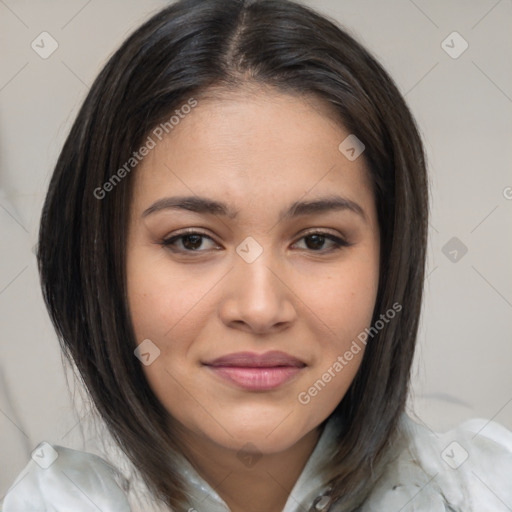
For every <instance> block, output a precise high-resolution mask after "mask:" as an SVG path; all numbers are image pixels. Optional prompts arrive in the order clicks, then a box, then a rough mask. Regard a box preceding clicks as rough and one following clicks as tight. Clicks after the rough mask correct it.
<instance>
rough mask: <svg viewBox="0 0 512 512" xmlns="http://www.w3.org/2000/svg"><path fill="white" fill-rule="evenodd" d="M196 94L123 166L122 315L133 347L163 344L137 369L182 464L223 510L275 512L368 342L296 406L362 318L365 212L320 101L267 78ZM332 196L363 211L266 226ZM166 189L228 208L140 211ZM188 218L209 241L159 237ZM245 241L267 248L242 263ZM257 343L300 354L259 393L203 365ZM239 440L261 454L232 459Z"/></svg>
mask: <svg viewBox="0 0 512 512" xmlns="http://www.w3.org/2000/svg"><path fill="white" fill-rule="evenodd" d="M197 99H198V105H197V106H196V107H195V108H194V109H193V110H192V111H191V112H190V113H189V114H187V115H186V116H184V119H181V120H180V122H179V124H178V125H176V126H175V127H174V129H173V130H172V131H171V132H170V133H169V134H168V135H166V136H165V137H164V138H163V140H162V141H160V142H158V144H157V145H156V147H155V148H154V149H152V150H151V152H150V154H149V155H148V156H146V157H145V158H144V160H143V161H142V162H141V164H140V165H139V167H138V168H137V169H136V171H134V176H133V179H135V184H134V185H135V188H134V197H133V203H132V208H131V212H130V220H129V233H128V235H129V236H128V247H127V279H128V300H129V305H130V312H131V315H132V321H133V326H134V330H135V334H136V338H137V343H141V342H142V341H143V340H145V339H150V340H151V341H152V343H154V344H155V345H156V346H157V347H158V348H159V350H160V355H159V356H158V357H156V359H154V361H153V362H152V363H151V364H149V365H147V366H143V370H144V372H145V375H146V377H147V379H148V382H149V384H150V386H151V388H152V389H153V391H154V393H155V394H156V396H157V397H158V399H159V400H160V401H161V402H162V404H163V405H164V406H165V408H166V409H167V411H168V412H169V413H170V414H171V416H172V417H173V418H175V419H176V420H177V421H178V422H179V423H180V424H181V425H182V426H183V427H184V433H183V434H182V439H181V440H180V442H181V446H182V447H183V450H184V452H185V454H186V456H187V457H188V459H189V460H190V461H191V462H192V463H193V464H194V466H195V467H196V469H197V470H198V472H199V473H200V474H201V476H202V477H203V478H205V480H206V481H208V482H209V483H210V484H211V485H212V487H214V488H215V490H216V491H217V492H218V493H219V495H220V496H221V497H222V498H223V499H224V500H225V501H226V503H227V504H228V506H229V507H230V509H231V510H232V511H233V512H240V511H244V512H256V511H261V510H265V511H269V512H279V511H281V510H282V509H283V507H284V505H285V503H286V500H287V498H288V495H289V493H290V491H291V490H292V488H293V486H294V484H295V482H296V480H297V478H298V477H299V475H300V473H301V471H302V469H303V468H304V465H305V464H306V462H307V460H308V458H309V456H310V455H311V453H312V451H313V449H314V447H315V445H316V443H317V441H318V439H319V436H320V435H321V428H320V427H319V426H320V425H321V423H322V422H323V421H324V420H325V419H326V418H328V417H329V415H330V414H331V413H332V411H333V410H334V409H335V408H336V406H337V405H338V403H339V402H340V400H341V399H342V398H343V396H344V395H345V393H346V391H347V389H348V387H349V385H350V383H351V382H352V380H353V378H354V376H355V374H356V372H357V369H358V368H359V365H360V363H361V360H362V356H363V353H364V345H363V350H361V351H360V352H359V353H358V354H357V355H355V356H354V358H353V359H352V360H351V361H350V362H349V363H348V364H347V365H346V366H344V368H343V370H342V371H341V372H339V373H337V374H336V377H335V378H332V379H331V381H330V382H329V383H328V384H327V385H326V387H325V390H322V391H320V392H319V393H318V394H317V395H316V396H315V397H312V398H311V400H310V402H309V403H308V404H306V405H303V404H301V403H300V402H299V401H298V399H297V397H298V395H299V393H301V392H304V391H307V390H308V389H309V388H310V387H311V386H312V385H313V383H314V382H315V381H317V380H318V379H319V378H321V377H322V374H324V373H325V372H326V371H327V370H328V369H329V368H331V367H332V366H333V363H334V362H335V361H336V360H337V358H338V356H340V355H343V354H344V353H345V352H346V351H347V350H348V349H349V347H350V345H351V344H352V341H353V340H354V339H356V337H357V335H358V334H359V333H360V332H362V331H363V330H364V329H365V327H369V326H370V323H371V319H372V313H373V309H374V306H375V300H376V295H377V287H378V280H379V244H380V240H379V229H378V219H377V214H376V207H375V202H374V197H373V194H372V191H371V185H370V181H369V176H368V172H367V169H366V164H365V161H364V157H359V158H357V159H356V160H355V161H349V160H348V159H347V158H346V157H345V156H344V155H343V154H342V153H341V152H340V151H339V150H338V146H339V144H340V143H341V141H343V140H344V139H345V138H346V137H347V136H348V135H349V132H348V131H347V130H346V129H345V128H343V126H341V125H340V123H339V122H335V120H334V118H333V116H332V112H331V111H330V110H329V109H328V107H327V106H326V105H325V104H324V103H322V102H321V101H320V100H318V99H315V98H311V97H305V96H298V95H290V94H283V93H280V92H276V91H275V90H271V89H263V88H261V89H254V88H252V89H250V88H244V89H242V90H237V91H236V92H231V93H230V94H229V95H228V94H221V92H219V91H216V94H210V96H208V97H204V98H203V97H197ZM329 194H337V195H341V196H343V197H345V198H349V199H350V200H352V201H355V202H356V203H358V204H359V205H360V207H361V208H362V209H363V211H364V218H363V217H362V216H360V215H358V214H357V213H355V212H353V211H351V210H348V209H346V210H331V211H328V212H323V213H319V214H310V215H307V216H302V217H298V218H292V219H285V220H281V221H278V213H279V212H280V211H281V210H282V209H284V208H286V207H288V206H289V205H290V204H291V203H292V202H294V201H297V200H312V199H316V198H319V197H322V196H325V195H329ZM178 195H198V196H206V197H208V198H212V199H216V200H219V201H224V202H226V203H228V205H229V206H230V207H231V208H233V209H236V210H239V214H238V216H237V217H236V218H235V219H232V218H229V217H223V216H221V215H212V214H205V213H195V212H190V211H186V210H171V209H167V210H162V211H158V212H155V213H152V214H150V215H147V216H143V215H142V214H143V212H144V211H145V210H146V209H147V208H148V207H150V206H151V205H152V204H153V203H154V202H155V201H157V200H159V199H161V198H164V197H169V196H178ZM184 228H194V229H197V230H198V231H200V232H202V233H204V234H206V235H207V236H209V237H211V240H210V239H209V238H207V237H205V238H199V239H195V240H190V238H189V239H187V238H186V237H185V238H181V239H178V240H177V241H176V242H175V244H174V246H168V247H165V246H162V245H161V242H162V240H164V239H166V238H169V237H170V236H171V235H174V234H177V233H178V232H179V231H180V230H183V229H184ZM317 229H318V230H321V231H326V232H328V233H329V234H332V235H334V236H338V237H340V238H342V239H345V240H347V241H348V242H349V243H350V244H351V245H350V246H348V247H341V248H340V249H339V250H331V249H334V248H335V244H334V243H333V242H332V241H330V240H329V239H328V238H325V239H323V240H324V241H323V242H322V240H320V241H319V242H316V241H315V240H314V239H313V240H311V237H309V238H308V237H306V238H304V236H305V231H306V230H313V231H314V230H317ZM248 236H251V237H252V238H254V239H255V240H256V241H257V243H258V244H259V245H260V246H261V248H262V249H263V252H262V254H261V255H260V256H259V257H258V258H256V259H255V261H253V262H251V263H248V262H247V261H245V260H244V259H243V258H242V257H241V256H240V255H239V254H238V253H237V252H236V248H237V247H238V246H239V245H240V244H241V242H243V241H244V240H245V239H246V238H247V237H248ZM173 250H174V251H173ZM180 250H181V252H179V251H180ZM187 250H188V252H187ZM329 250H331V251H330V252H329ZM269 350H281V351H284V352H287V353H288V354H291V355H292V356H294V357H296V358H298V359H300V360H302V361H303V362H304V363H305V364H306V366H305V367H304V368H303V369H302V370H301V371H300V372H299V373H298V374H297V375H296V376H295V377H294V378H293V379H291V380H290V381H288V382H286V383H285V384H283V385H282V386H280V387H279V388H277V389H274V390H271V391H247V390H244V389H241V388H239V387H237V386H235V385H233V384H230V383H228V382H226V381H225V380H223V379H221V378H219V377H218V376H217V375H216V374H214V373H213V372H212V371H211V370H210V369H209V368H207V367H206V366H204V365H203V364H202V363H203V362H205V361H207V360H211V359H214V358H217V357H220V356H224V355H226V354H230V353H233V352H241V351H250V352H256V353H258V354H261V353H264V352H267V351H269ZM246 443H252V445H254V446H255V447H256V449H257V454H258V456H259V457H260V458H259V460H257V462H256V463H255V464H254V465H252V466H251V467H248V466H246V465H245V464H244V463H243V462H242V461H241V460H240V458H239V457H237V453H238V452H239V451H240V450H241V449H242V447H244V446H245V445H246ZM245 449H246V450H247V448H245Z"/></svg>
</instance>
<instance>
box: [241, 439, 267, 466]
mask: <svg viewBox="0 0 512 512" xmlns="http://www.w3.org/2000/svg"><path fill="white" fill-rule="evenodd" d="M236 456H237V457H238V459H240V461H241V462H242V464H243V465H244V466H246V467H248V468H252V467H254V465H255V464H256V463H257V462H258V461H259V460H260V459H261V457H262V453H261V452H260V451H259V450H258V448H257V447H256V446H255V445H254V444H252V443H246V444H244V446H242V448H241V449H240V450H239V451H238V453H237V454H236Z"/></svg>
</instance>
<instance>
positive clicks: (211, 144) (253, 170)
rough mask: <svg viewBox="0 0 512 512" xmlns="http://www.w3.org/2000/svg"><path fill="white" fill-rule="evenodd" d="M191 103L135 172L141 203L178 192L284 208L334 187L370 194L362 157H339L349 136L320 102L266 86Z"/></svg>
mask: <svg viewBox="0 0 512 512" xmlns="http://www.w3.org/2000/svg"><path fill="white" fill-rule="evenodd" d="M194 99H195V100H196V101H197V105H196V106H195V107H194V108H193V109H186V111H188V113H186V114H184V113H183V112H182V113H181V114H182V115H181V116H180V117H179V120H178V117H176V118H175V122H176V120H177V121H178V122H177V123H176V124H174V125H173V127H172V129H170V130H169V133H167V134H165V135H164V136H163V137H162V139H161V140H158V139H155V142H156V144H155V147H154V149H152V150H151V152H150V154H149V155H148V156H147V157H145V159H144V160H143V161H142V162H141V164H140V165H139V166H138V167H137V169H136V172H135V173H134V174H135V177H134V178H135V179H136V183H137V185H136V196H137V197H138V199H142V200H144V199H146V200H149V198H150V197H151V199H155V198H158V197H159V196H163V195H165V194H170V193H176V194H180V195H184V194H186V195H188V196H190V195H194V194H198V195H209V196H212V195H214V196H216V197H217V198H225V197H226V196H232V197H238V198H239V199H240V200H242V201H247V200H251V201H260V200H261V199H262V198H263V197H265V198H268V199H272V200H273V201H274V202H279V203H280V204H281V203H283V202H286V203H288V202H290V199H292V198H293V199H295V200H296V199H297V198H298V197H301V196H303V195H304V194H308V193H310V192H311V193H313V194H314V193H316V192H318V193H323V194H325V193H326V192H328V193H331V192H333V190H334V189H336V190H337V191H339V192H345V193H346V194H348V195H352V196H353V197H354V199H355V196H359V199H360V200H361V199H362V197H361V194H363V195H364V194H366V196H368V193H369V192H370V189H371V187H370V181H369V177H368V173H367V169H366V165H365V162H364V159H363V158H358V159H356V160H355V161H350V160H349V159H347V158H346V157H345V156H344V155H343V154H342V153H341V152H340V150H339V145H340V143H341V142H342V141H343V140H344V139H345V138H346V137H347V136H348V135H350V134H349V132H348V131H347V130H346V129H345V128H344V127H343V125H342V124H341V122H340V121H339V120H338V119H337V118H336V113H335V112H334V110H333V109H332V108H331V107H330V106H329V105H328V104H327V103H326V102H324V101H323V100H320V99H318V98H316V97H312V96H301V95H298V94H293V95H292V94H285V93H283V92H279V91H276V90H274V89H263V88H258V89H254V88H250V89H242V90H237V91H234V92H232V91H231V92H230V91H221V92H219V91H208V92H207V94H206V95H203V96H198V97H196V98H194ZM186 103H187V99H185V100H184V101H183V104H186ZM179 108H180V107H179V106H178V107H177V110H178V111H179ZM168 128H169V127H168ZM153 138H154V137H153ZM346 194H345V195H346ZM146 202H147V201H146ZM261 204H262V205H263V203H261ZM239 206H240V205H239ZM242 206H243V205H242Z"/></svg>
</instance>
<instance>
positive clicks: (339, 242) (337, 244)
mask: <svg viewBox="0 0 512 512" xmlns="http://www.w3.org/2000/svg"><path fill="white" fill-rule="evenodd" d="M191 235H199V236H201V237H202V238H208V239H210V240H211V241H212V242H215V240H213V238H211V237H210V236H208V235H207V234H205V233H202V232H200V231H194V230H187V231H184V232H181V233H179V234H177V235H174V236H172V237H169V238H166V239H164V240H162V241H161V242H158V244H159V245H161V246H162V247H164V248H171V246H172V245H174V244H175V243H176V241H177V240H179V239H180V238H184V237H186V236H191ZM312 235H320V236H322V237H324V238H327V239H328V240H331V241H332V242H333V243H334V247H333V248H332V249H328V250H322V249H320V250H313V249H305V250H308V251H309V252H313V253H321V254H327V253H332V252H335V251H339V250H340V249H342V248H343V247H349V246H351V245H352V244H350V243H349V242H347V241H346V240H343V239H342V238H339V237H337V236H335V235H333V234H331V233H328V232H325V231H310V232H308V233H306V234H305V235H303V236H302V237H301V238H299V240H302V239H303V238H307V237H308V236H312ZM171 251H173V252H178V253H182V254H186V253H189V254H191V253H202V252H205V251H202V250H189V249H184V250H183V249H177V250H176V249H172V248H171Z"/></svg>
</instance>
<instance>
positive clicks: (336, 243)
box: [300, 231, 351, 253]
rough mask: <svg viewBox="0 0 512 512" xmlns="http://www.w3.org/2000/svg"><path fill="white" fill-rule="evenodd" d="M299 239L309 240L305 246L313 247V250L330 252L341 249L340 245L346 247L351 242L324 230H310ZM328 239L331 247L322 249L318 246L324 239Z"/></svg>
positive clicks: (322, 244)
mask: <svg viewBox="0 0 512 512" xmlns="http://www.w3.org/2000/svg"><path fill="white" fill-rule="evenodd" d="M300 240H306V241H307V240H309V241H310V243H306V246H309V247H308V248H311V247H312V248H313V249H312V250H313V252H323V253H326V252H332V251H336V250H339V249H341V248H342V247H348V246H350V245H351V244H350V243H348V242H347V241H346V240H344V239H343V238H340V237H338V236H336V235H333V234H332V233H328V232H325V231H311V232H309V233H307V234H306V235H304V236H303V237H302V238H300ZM326 240H329V241H330V242H331V244H332V245H331V248H330V249H327V250H326V249H322V248H321V247H320V250H318V249H319V246H324V244H325V241H326Z"/></svg>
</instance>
